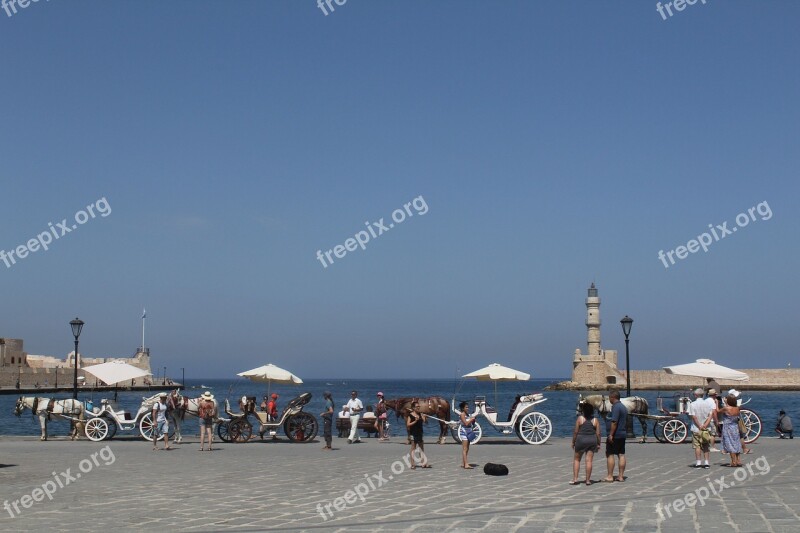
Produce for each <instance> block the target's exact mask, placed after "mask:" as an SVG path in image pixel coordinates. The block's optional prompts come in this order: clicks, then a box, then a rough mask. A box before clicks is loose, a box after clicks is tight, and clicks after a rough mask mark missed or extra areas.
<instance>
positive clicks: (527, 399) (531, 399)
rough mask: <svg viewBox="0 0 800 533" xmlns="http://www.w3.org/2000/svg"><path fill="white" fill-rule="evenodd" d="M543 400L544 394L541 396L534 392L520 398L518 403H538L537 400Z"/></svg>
mask: <svg viewBox="0 0 800 533" xmlns="http://www.w3.org/2000/svg"><path fill="white" fill-rule="evenodd" d="M543 398H544V394H541V393H539V392H534V393H532V394H528V395H525V396H520V398H519V401H520V402H538V401H539V400H541V399H543Z"/></svg>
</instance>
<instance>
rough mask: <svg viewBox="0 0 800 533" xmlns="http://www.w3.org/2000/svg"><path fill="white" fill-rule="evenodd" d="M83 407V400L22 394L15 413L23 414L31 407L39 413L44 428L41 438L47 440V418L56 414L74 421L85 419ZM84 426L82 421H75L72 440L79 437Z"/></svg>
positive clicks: (40, 422) (35, 413)
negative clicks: (56, 398)
mask: <svg viewBox="0 0 800 533" xmlns="http://www.w3.org/2000/svg"><path fill="white" fill-rule="evenodd" d="M83 408H84V407H83V402H80V401H78V400H73V399H67V400H55V399H51V398H41V397H36V396H27V397H26V396H20V397H19V399H18V400H17V404H16V405H15V406H14V414H15V415H16V416H21V415H22V412H23V411H24V410H25V409H30V410H31V414H32V415H33V416H36V415H39V425H40V426H41V428H42V436H41V438H40V440H47V420H48V419H49V418H50V415H55V416H57V417H58V418H61V419H63V420H69V421H70V422H74V421H75V419H76V418H77V419H80V420H84V418H85V417H84V411H83ZM82 428H83V423H82V422H75V423H74V424H73V425H72V430H71V432H70V438H71V439H72V440H75V439H77V438H78V437H79V436H80V433H81V431H82V430H83V429H82Z"/></svg>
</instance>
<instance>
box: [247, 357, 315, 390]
mask: <svg viewBox="0 0 800 533" xmlns="http://www.w3.org/2000/svg"><path fill="white" fill-rule="evenodd" d="M236 375H237V376H241V377H243V378H247V379H249V380H251V381H261V382H266V383H267V394H269V390H270V388H271V387H272V382H275V383H287V384H292V385H299V384H301V383H303V380H302V379H300V378H299V377H297V376H295V375H294V374H292V373H291V372H289V371H288V370H284V369H283V368H281V367H279V366H275V365H273V364H272V363H270V364H268V365H264V366H260V367H258V368H254V369H252V370H247V371H245V372H239V373H238V374H236Z"/></svg>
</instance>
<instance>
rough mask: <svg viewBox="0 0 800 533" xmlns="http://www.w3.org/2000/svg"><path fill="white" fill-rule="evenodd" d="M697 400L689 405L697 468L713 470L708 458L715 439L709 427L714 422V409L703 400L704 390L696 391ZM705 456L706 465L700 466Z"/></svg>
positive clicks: (709, 403) (698, 389)
mask: <svg viewBox="0 0 800 533" xmlns="http://www.w3.org/2000/svg"><path fill="white" fill-rule="evenodd" d="M694 396H695V400H694V401H693V402H692V403H690V404H689V418H691V419H692V428H691V429H692V448H694V458H695V460H696V461H697V462H696V463H695V465H694V467H695V468H711V465H709V464H708V458H709V455H710V451H711V441H712V440H713V437H712V436H711V432H710V431H709V426H711V424H712V423H713V422H714V416H713V415H712V413H713V411H714V408H713V406H712V403H711V402H709V401H707V400H705V399H703V389H702V388H699V387H698V388H697V389H695V391H694ZM701 455H702V456H703V458H704V459H705V463H703V464H702V465H701V464H700V456H701Z"/></svg>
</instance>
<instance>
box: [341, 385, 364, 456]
mask: <svg viewBox="0 0 800 533" xmlns="http://www.w3.org/2000/svg"><path fill="white" fill-rule="evenodd" d="M345 409H346V410H347V412H348V413H350V436H349V437H348V438H347V443H348V444H353V443H354V442H361V437H360V436H359V435H358V421H359V420H360V419H361V411H363V410H364V404H362V403H361V400H359V399H358V392H356V391H353V392H351V393H350V401H348V402H347V407H345Z"/></svg>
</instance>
